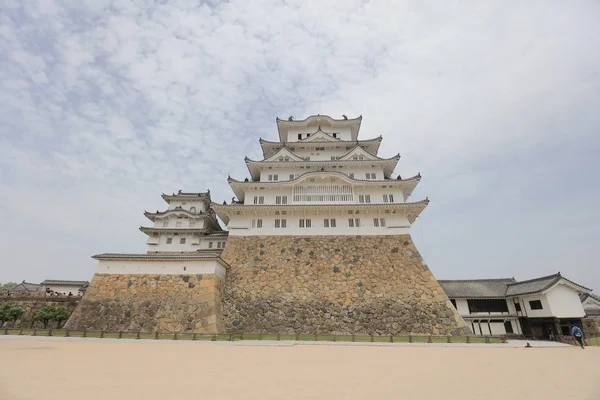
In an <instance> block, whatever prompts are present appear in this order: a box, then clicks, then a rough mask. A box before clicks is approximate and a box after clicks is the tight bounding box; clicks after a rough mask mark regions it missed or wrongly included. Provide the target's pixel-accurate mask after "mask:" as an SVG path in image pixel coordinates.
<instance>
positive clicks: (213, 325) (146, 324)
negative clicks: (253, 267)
mask: <svg viewBox="0 0 600 400" xmlns="http://www.w3.org/2000/svg"><path fill="white" fill-rule="evenodd" d="M221 286H222V279H221V278H219V277H218V276H216V275H215V274H204V275H140V274H131V275H129V274H128V275H125V274H95V275H94V278H93V279H92V281H91V282H90V286H89V287H88V289H87V291H86V293H85V295H84V296H83V299H82V300H81V304H80V306H79V307H78V308H77V309H76V310H75V312H74V313H73V314H72V315H71V318H69V321H68V323H67V324H66V325H65V327H66V328H68V329H74V330H88V331H90V330H105V331H129V332H139V331H141V332H156V331H160V332H193V333H217V332H219V331H220V330H221V329H222V328H221V326H220V319H219V315H220V314H221V310H220V297H219V292H220V290H221Z"/></svg>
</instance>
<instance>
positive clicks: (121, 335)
mask: <svg viewBox="0 0 600 400" xmlns="http://www.w3.org/2000/svg"><path fill="white" fill-rule="evenodd" d="M119 339H123V331H119Z"/></svg>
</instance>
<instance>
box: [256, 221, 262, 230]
mask: <svg viewBox="0 0 600 400" xmlns="http://www.w3.org/2000/svg"><path fill="white" fill-rule="evenodd" d="M256 227H257V228H262V219H257V220H256Z"/></svg>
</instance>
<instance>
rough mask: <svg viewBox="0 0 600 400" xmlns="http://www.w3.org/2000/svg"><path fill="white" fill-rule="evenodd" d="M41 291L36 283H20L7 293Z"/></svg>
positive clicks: (40, 287)
mask: <svg viewBox="0 0 600 400" xmlns="http://www.w3.org/2000/svg"><path fill="white" fill-rule="evenodd" d="M41 289H42V286H41V285H38V284H37V283H29V282H25V281H23V282H21V283H20V284H18V285H17V286H15V287H14V288H12V289H9V290H8V291H9V292H39V291H40V290H41Z"/></svg>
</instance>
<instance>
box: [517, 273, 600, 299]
mask: <svg viewBox="0 0 600 400" xmlns="http://www.w3.org/2000/svg"><path fill="white" fill-rule="evenodd" d="M561 280H564V281H566V282H567V283H569V284H571V285H572V286H574V287H575V288H577V289H579V290H581V291H587V292H589V291H591V289H588V288H586V287H585V286H581V285H579V284H577V283H575V282H573V281H570V280H568V279H566V278H565V277H563V276H562V275H561V274H560V272H559V273H556V274H553V275H548V276H542V277H540V278H535V279H529V280H526V281H521V282H517V283H514V284H512V285H510V286H509V287H508V289H507V290H506V295H507V296H522V295H525V294H532V293H540V292H543V291H545V290H547V289H550V288H551V287H552V286H554V285H555V284H557V283H558V282H560V281H561Z"/></svg>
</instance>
